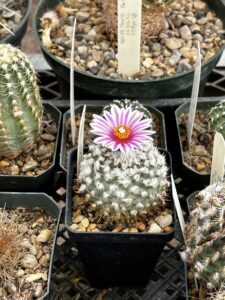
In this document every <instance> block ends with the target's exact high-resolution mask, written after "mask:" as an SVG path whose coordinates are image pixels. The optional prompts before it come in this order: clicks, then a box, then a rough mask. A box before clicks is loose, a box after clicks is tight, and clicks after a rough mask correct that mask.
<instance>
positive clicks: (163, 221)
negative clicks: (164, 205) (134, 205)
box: [155, 215, 173, 228]
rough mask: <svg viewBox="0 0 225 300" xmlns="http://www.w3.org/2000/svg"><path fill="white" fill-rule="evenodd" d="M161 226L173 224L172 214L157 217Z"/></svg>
mask: <svg viewBox="0 0 225 300" xmlns="http://www.w3.org/2000/svg"><path fill="white" fill-rule="evenodd" d="M155 221H156V222H157V223H158V224H159V226H160V227H161V228H165V227H168V226H170V225H171V223H172V222H173V218H172V216H171V215H166V216H159V217H157V218H156V219H155Z"/></svg>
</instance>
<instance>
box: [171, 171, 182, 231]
mask: <svg viewBox="0 0 225 300" xmlns="http://www.w3.org/2000/svg"><path fill="white" fill-rule="evenodd" d="M171 184H172V195H173V200H174V204H175V208H176V211H177V216H178V220H179V223H180V227H181V231H182V234H184V229H185V221H184V216H183V212H182V209H181V206H180V201H179V198H178V195H177V189H176V186H175V182H174V179H173V175H171Z"/></svg>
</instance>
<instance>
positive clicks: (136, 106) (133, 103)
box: [103, 99, 152, 119]
mask: <svg viewBox="0 0 225 300" xmlns="http://www.w3.org/2000/svg"><path fill="white" fill-rule="evenodd" d="M113 105H117V106H118V107H120V108H128V107H131V109H132V110H137V111H140V112H142V113H143V117H144V118H149V119H152V115H151V113H150V111H149V110H148V109H147V108H145V107H144V105H142V104H141V103H140V102H139V101H137V100H129V99H123V100H113V102H112V103H110V104H109V105H106V106H104V108H103V111H104V110H108V111H110V110H111V108H112V106H113Z"/></svg>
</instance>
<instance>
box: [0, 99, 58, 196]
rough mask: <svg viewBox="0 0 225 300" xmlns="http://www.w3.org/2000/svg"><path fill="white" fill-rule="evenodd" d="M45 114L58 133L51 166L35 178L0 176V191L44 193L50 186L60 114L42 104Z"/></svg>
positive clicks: (51, 107)
mask: <svg viewBox="0 0 225 300" xmlns="http://www.w3.org/2000/svg"><path fill="white" fill-rule="evenodd" d="M43 105H44V109H45V112H46V113H50V114H51V116H52V118H53V119H54V121H56V123H57V124H58V132H57V136H56V140H55V143H56V144H55V151H54V156H53V158H52V164H51V166H50V167H49V168H48V169H47V170H46V171H45V172H43V173H42V174H40V175H37V176H26V175H0V190H1V191H6V190H7V191H20V192H21V191H27V192H35V191H44V190H45V188H47V187H49V186H52V185H50V182H51V180H52V177H53V174H54V171H55V168H56V165H55V162H56V153H57V146H58V139H59V128H60V122H61V112H60V111H59V110H58V109H57V108H56V107H55V106H53V105H52V104H49V103H43Z"/></svg>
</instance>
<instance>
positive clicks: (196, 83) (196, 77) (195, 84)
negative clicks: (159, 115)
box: [187, 42, 202, 145]
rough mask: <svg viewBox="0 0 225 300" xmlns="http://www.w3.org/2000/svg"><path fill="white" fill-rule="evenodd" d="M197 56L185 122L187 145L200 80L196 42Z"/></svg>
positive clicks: (199, 60)
mask: <svg viewBox="0 0 225 300" xmlns="http://www.w3.org/2000/svg"><path fill="white" fill-rule="evenodd" d="M197 50H198V51H197V57H196V65H195V71H194V81H193V87H192V94H191V103H190V108H189V114H188V124H187V135H188V145H190V144H191V136H192V131H193V126H194V120H195V113H196V107H197V102H198V93H199V86H200V81H201V68H202V64H201V52H200V44H199V42H198V49H197Z"/></svg>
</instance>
